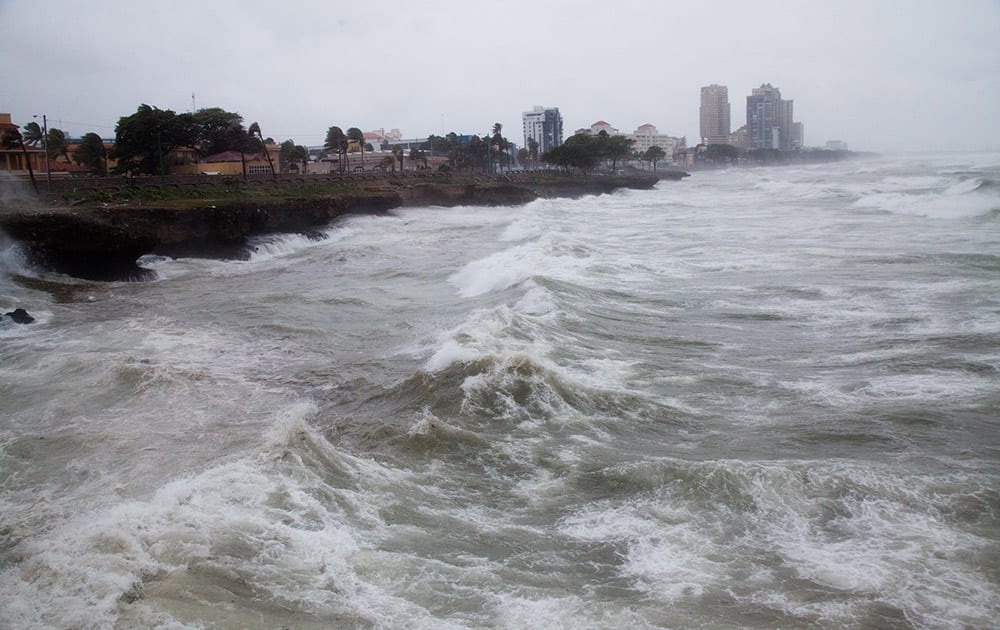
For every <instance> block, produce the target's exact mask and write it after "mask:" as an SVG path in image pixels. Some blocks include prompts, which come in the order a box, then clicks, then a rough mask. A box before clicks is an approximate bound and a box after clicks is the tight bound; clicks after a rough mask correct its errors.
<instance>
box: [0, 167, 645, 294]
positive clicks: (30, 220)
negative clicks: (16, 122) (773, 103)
mask: <svg viewBox="0 0 1000 630" xmlns="http://www.w3.org/2000/svg"><path fill="white" fill-rule="evenodd" d="M660 179H661V177H659V176H657V175H652V174H650V175H648V176H647V175H597V176H591V175H569V174H563V173H551V172H541V173H512V174H499V175H497V176H495V177H492V178H468V177H465V178H462V177H457V176H456V177H454V178H447V177H442V176H440V175H431V176H427V177H420V178H410V177H400V178H392V177H388V178H386V177H383V178H381V179H368V180H365V182H364V183H361V184H352V185H353V188H352V189H351V191H343V192H336V193H334V194H325V195H324V194H315V193H314V194H312V195H311V196H310V195H303V194H302V193H298V194H297V193H296V189H295V188H288V189H287V194H284V195H282V196H272V197H267V198H258V199H248V198H225V199H221V200H214V201H213V200H212V199H206V198H197V199H191V198H174V199H169V200H148V201H139V200H136V199H133V200H131V201H122V202H117V203H116V202H104V203H101V204H100V205H96V204H94V203H93V202H91V205H86V206H85V205H79V206H61V207H53V206H36V207H32V208H17V209H9V208H8V209H6V210H4V211H2V212H0V229H2V230H3V231H4V232H5V233H6V234H7V235H8V236H10V237H11V238H14V239H16V240H17V241H20V242H21V243H23V244H24V245H25V247H26V248H27V250H28V251H29V253H30V255H31V256H32V258H33V259H34V261H35V262H36V263H38V264H41V265H42V266H44V267H47V268H50V269H53V270H55V271H58V272H61V273H65V274H68V275H72V276H75V277H79V278H84V279H89V280H144V279H149V278H154V277H155V273H154V272H152V271H149V270H147V269H143V268H141V267H139V266H138V265H137V263H136V261H137V259H139V258H140V257H141V256H143V255H146V254H162V255H167V256H207V257H220V258H232V257H236V258H239V257H242V256H241V254H243V255H245V252H246V250H245V246H246V242H247V238H248V237H250V236H254V235H258V234H267V233H277V232H288V233H303V234H310V233H315V230H316V228H317V227H319V226H322V225H328V224H329V223H331V222H332V221H334V220H336V219H337V218H339V217H342V216H344V215H348V214H361V213H363V214H381V213H386V212H388V211H390V210H392V209H393V208H397V207H400V206H420V205H424V206H435V205H436V206H457V205H474V206H502V205H509V206H514V205H522V204H525V203H528V202H531V201H533V200H535V199H537V198H539V197H549V198H553V197H581V196H584V195H594V194H604V193H610V192H613V191H614V190H617V189H620V188H640V189H641V188H652V187H653V186H655V185H656V183H657V182H658V181H660ZM209 194H211V193H210V192H209Z"/></svg>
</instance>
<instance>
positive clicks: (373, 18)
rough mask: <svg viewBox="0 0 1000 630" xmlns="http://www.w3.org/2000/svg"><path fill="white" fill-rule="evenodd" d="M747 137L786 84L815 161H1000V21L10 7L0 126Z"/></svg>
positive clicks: (913, 4)
mask: <svg viewBox="0 0 1000 630" xmlns="http://www.w3.org/2000/svg"><path fill="white" fill-rule="evenodd" d="M710 83H718V84H722V85H726V86H728V87H729V99H730V103H731V105H732V123H733V128H734V129H735V128H737V127H739V126H740V125H742V124H743V123H744V122H745V119H746V110H745V107H746V96H747V95H748V94H749V93H750V90H751V89H752V88H754V87H758V86H759V85H760V84H762V83H771V84H773V85H774V86H775V87H778V88H780V89H781V93H782V96H783V97H784V98H786V99H793V100H794V101H795V119H796V120H798V121H802V122H803V123H804V125H805V140H806V144H807V145H822V144H823V143H825V142H826V141H827V140H831V139H840V140H844V141H846V142H848V143H849V145H850V147H851V148H853V149H862V150H874V151H887V152H891V151H921V150H949V151H953V150H981V149H1000V124H998V121H997V116H998V115H1000V1H997V0H992V1H990V0H954V1H953V2H943V1H941V0H932V1H923V0H906V1H902V0H881V1H880V0H867V1H864V0H862V1H855V0H837V1H836V2H831V1H822V2H820V1H817V2H807V1H805V0H802V1H787V2H775V1H769V0H755V1H752V2H746V1H734V2H726V1H718V2H712V1H696V0H689V1H687V2H660V1H656V2H653V1H651V0H615V1H613V2H595V1H590V0H553V1H547V0H534V1H530V0H528V1H522V0H504V1H499V2H480V1H478V0H407V1H397V0H381V1H377V2H375V1H372V2H365V1H363V0H353V1H351V2H342V1H339V0H329V1H325V2H323V1H318V0H317V1H308V0H299V1H297V2H292V3H283V2H274V1H271V2H260V1H256V0H252V1H239V2H237V1H226V0H197V1H187V0H173V1H171V2H155V3H154V2H147V1H143V0H128V1H127V0H114V1H112V0H87V1H69V0H0V112H9V113H11V114H12V115H13V119H14V122H15V123H17V124H20V125H22V126H23V125H24V124H25V123H27V122H30V121H31V117H32V115H33V114H47V116H48V120H49V125H50V127H60V128H62V129H63V130H64V131H66V132H67V133H69V134H70V135H72V136H74V137H75V136H80V135H82V134H84V133H86V132H89V131H96V132H98V133H100V134H101V135H102V136H104V137H113V136H114V126H115V124H116V122H117V121H118V119H119V118H120V117H122V116H126V115H129V114H132V113H134V112H135V110H136V108H137V107H138V106H139V105H140V104H141V103H147V104H149V105H153V106H156V107H159V108H162V109H172V110H174V111H177V112H183V111H189V110H191V108H192V98H191V95H192V93H194V94H195V103H196V106H197V107H198V108H203V107H222V108H225V109H227V110H230V111H236V112H239V113H240V114H241V115H242V116H243V117H244V120H245V123H246V124H247V125H249V124H250V123H251V122H254V121H257V122H259V123H260V125H261V128H262V131H263V133H264V135H265V136H271V137H273V138H275V139H276V140H278V141H279V142H280V141H282V140H286V139H289V138H291V139H294V140H295V141H296V142H297V143H298V144H307V145H312V144H321V143H322V142H323V139H324V137H325V134H326V129H327V128H328V127H329V126H331V125H338V126H341V127H343V128H344V129H347V128H348V127H360V128H362V129H363V130H365V131H369V130H372V129H378V128H383V127H384V128H385V129H386V130H389V129H391V128H394V127H396V128H399V129H400V131H401V132H402V133H403V136H404V137H407V138H412V137H420V136H426V135H427V134H429V133H437V134H441V133H445V132H449V131H456V132H458V133H478V134H484V133H487V132H488V131H489V129H490V127H491V126H492V125H493V123H495V122H499V123H501V124H503V126H504V135H506V136H508V137H509V138H510V139H511V140H512V141H514V142H516V143H518V144H521V143H522V142H523V138H522V133H521V113H522V112H523V111H526V110H530V109H531V108H532V106H534V105H544V106H549V107H558V108H559V109H560V111H561V112H562V115H563V119H564V125H565V132H566V134H567V135H569V134H570V133H572V132H573V131H574V130H575V129H577V128H579V127H584V126H589V125H590V124H591V123H593V122H595V121H597V120H602V119H603V120H606V121H608V122H609V123H611V124H612V125H614V126H615V127H617V128H618V129H620V130H621V131H628V132H631V131H633V130H634V129H635V128H636V127H638V126H639V125H641V124H643V123H652V124H654V125H656V126H657V127H658V128H659V130H660V132H661V133H669V134H671V135H677V136H686V137H687V139H688V142H689V144H695V143H696V142H697V139H698V135H699V130H698V107H699V95H700V88H701V86H703V85H708V84H710Z"/></svg>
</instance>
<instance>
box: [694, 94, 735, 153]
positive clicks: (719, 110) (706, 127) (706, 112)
mask: <svg viewBox="0 0 1000 630" xmlns="http://www.w3.org/2000/svg"><path fill="white" fill-rule="evenodd" d="M699 113H700V122H701V141H702V143H704V144H725V143H726V138H727V137H728V136H729V129H730V126H729V113H730V112H729V88H727V87H726V86H724V85H716V84H714V83H713V84H712V85H706V86H705V87H703V88H701V109H700V110H699Z"/></svg>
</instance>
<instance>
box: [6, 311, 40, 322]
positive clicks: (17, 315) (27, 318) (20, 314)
mask: <svg viewBox="0 0 1000 630" xmlns="http://www.w3.org/2000/svg"><path fill="white" fill-rule="evenodd" d="M4 316H5V317H9V318H11V319H12V320H14V323H15V324H30V323H31V322H33V321H35V318H34V317H32V316H31V315H29V314H28V311H26V310H24V309H23V308H15V309H14V310H13V311H11V312H9V313H4Z"/></svg>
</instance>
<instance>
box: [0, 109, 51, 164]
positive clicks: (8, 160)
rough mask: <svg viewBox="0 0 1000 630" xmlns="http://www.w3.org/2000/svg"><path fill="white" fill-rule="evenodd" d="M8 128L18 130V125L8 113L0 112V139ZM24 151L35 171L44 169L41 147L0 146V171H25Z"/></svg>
mask: <svg viewBox="0 0 1000 630" xmlns="http://www.w3.org/2000/svg"><path fill="white" fill-rule="evenodd" d="M8 130H10V131H18V126H17V125H15V124H14V123H13V122H12V121H11V118H10V114H2V113H0V139H2V138H3V134H4V133H5V132H7V131H8ZM25 153H27V154H28V159H29V160H30V161H31V168H32V169H33V170H34V171H35V172H36V173H38V172H42V171H44V169H45V151H43V150H42V149H41V147H32V146H25V147H24V150H23V151H22V150H21V147H14V148H10V149H7V148H4V147H3V146H0V171H24V172H25V173H27V171H28V163H27V162H25V160H24V156H25Z"/></svg>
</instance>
